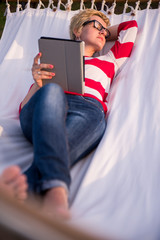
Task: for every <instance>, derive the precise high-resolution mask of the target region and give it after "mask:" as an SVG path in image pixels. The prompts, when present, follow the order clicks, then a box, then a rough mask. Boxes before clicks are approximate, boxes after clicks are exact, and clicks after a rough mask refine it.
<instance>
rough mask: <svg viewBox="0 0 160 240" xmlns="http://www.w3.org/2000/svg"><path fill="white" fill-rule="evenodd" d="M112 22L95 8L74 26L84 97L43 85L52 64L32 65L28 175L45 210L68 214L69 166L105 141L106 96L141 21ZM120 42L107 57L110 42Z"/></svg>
mask: <svg viewBox="0 0 160 240" xmlns="http://www.w3.org/2000/svg"><path fill="white" fill-rule="evenodd" d="M109 25H110V23H109V20H108V18H107V17H106V16H105V15H104V14H103V13H101V12H99V11H96V10H93V9H92V10H89V9H88V10H84V11H80V12H79V13H78V14H77V15H75V16H74V17H73V18H72V20H71V24H70V36H71V39H75V40H82V41H84V42H85V56H86V58H85V93H84V95H83V96H81V95H77V94H76V93H67V92H65V93H64V92H63V90H62V89H61V88H60V87H59V86H58V85H56V84H51V83H50V84H47V85H45V86H43V87H42V79H48V78H50V79H51V78H52V77H53V76H54V75H55V74H56V72H55V73H51V72H48V71H44V70H43V69H44V68H46V69H47V68H48V69H49V68H50V69H52V68H53V67H54V66H52V65H49V64H39V63H38V62H39V59H40V57H41V53H39V54H38V55H37V56H36V57H35V59H34V63H33V67H32V75H33V78H34V81H35V83H34V84H33V85H32V86H31V88H30V90H29V92H28V94H27V96H26V97H25V99H24V100H23V102H22V103H21V109H22V110H21V113H20V122H21V127H22V130H23V132H24V135H25V136H26V138H27V139H28V140H29V141H30V142H32V143H33V149H34V161H33V164H32V165H31V167H30V168H29V169H28V171H27V172H26V175H27V177H28V183H29V188H30V190H31V191H34V192H36V193H39V194H41V195H43V196H44V201H43V204H44V208H45V209H46V210H47V211H49V212H50V211H51V212H52V210H53V208H54V210H55V209H56V210H57V211H58V212H63V211H64V212H67V213H68V191H69V186H70V183H71V179H70V168H71V166H73V165H74V164H75V163H76V162H77V161H79V160H80V159H81V158H82V157H84V156H86V155H87V154H88V153H89V152H90V151H92V150H93V149H94V148H95V147H96V146H97V145H98V143H99V142H100V140H101V138H102V136H103V134H104V131H105V128H106V121H105V113H106V111H107V106H106V103H107V100H106V99H107V95H108V91H109V88H110V85H111V82H112V80H113V78H114V77H115V75H116V74H117V72H118V70H119V69H120V67H121V66H122V65H123V64H124V62H125V61H126V59H127V58H128V57H129V56H130V53H131V51H132V47H133V44H134V41H135V38H136V33H137V23H136V22H135V21H129V22H126V23H121V24H119V25H117V26H113V27H109ZM117 38H118V40H117V41H116V43H115V45H114V46H113V47H112V49H111V50H110V51H109V53H107V54H106V55H104V56H100V57H97V58H94V57H93V54H94V53H95V52H98V51H100V50H102V48H103V47H104V45H105V42H106V39H108V40H109V39H112V40H114V39H115V40H116V39H117Z"/></svg>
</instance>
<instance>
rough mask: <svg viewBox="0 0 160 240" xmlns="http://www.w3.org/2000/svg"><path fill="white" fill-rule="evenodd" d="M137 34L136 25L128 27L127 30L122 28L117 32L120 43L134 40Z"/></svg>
mask: <svg viewBox="0 0 160 240" xmlns="http://www.w3.org/2000/svg"><path fill="white" fill-rule="evenodd" d="M136 35H137V27H132V28H128V29H127V30H122V31H120V33H119V37H118V41H119V42H120V43H127V42H133V43H134V41H135V38H136Z"/></svg>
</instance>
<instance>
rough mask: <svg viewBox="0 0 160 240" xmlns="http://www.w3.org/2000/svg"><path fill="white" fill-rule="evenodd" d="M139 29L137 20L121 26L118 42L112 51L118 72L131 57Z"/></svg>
mask: <svg viewBox="0 0 160 240" xmlns="http://www.w3.org/2000/svg"><path fill="white" fill-rule="evenodd" d="M137 28H138V26H137V22H136V21H135V20H132V21H127V22H123V23H120V24H119V27H118V40H117V41H116V42H115V44H114V46H113V47H112V48H111V51H110V54H111V55H112V57H113V58H114V61H115V62H116V63H117V70H118V69H119V68H120V67H121V66H122V65H123V64H124V63H125V61H126V60H127V58H128V57H130V54H131V51H132V48H133V45H134V42H135V39H136V35H137Z"/></svg>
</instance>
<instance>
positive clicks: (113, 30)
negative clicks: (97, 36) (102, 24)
mask: <svg viewBox="0 0 160 240" xmlns="http://www.w3.org/2000/svg"><path fill="white" fill-rule="evenodd" d="M118 27H119V24H117V25H114V26H111V27H108V30H109V31H110V34H111V35H110V37H109V38H107V41H116V40H117V39H118Z"/></svg>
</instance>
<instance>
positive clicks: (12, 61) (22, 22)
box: [0, 1, 160, 240]
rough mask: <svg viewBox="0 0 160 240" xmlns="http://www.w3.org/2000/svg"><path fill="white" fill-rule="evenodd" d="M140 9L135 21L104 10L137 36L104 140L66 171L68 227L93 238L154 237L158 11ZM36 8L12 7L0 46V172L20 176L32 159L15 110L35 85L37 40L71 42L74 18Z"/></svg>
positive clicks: (157, 222) (159, 118)
mask: <svg viewBox="0 0 160 240" xmlns="http://www.w3.org/2000/svg"><path fill="white" fill-rule="evenodd" d="M59 3H60V2H59ZM68 3H70V2H68ZM92 3H94V2H92ZM139 3H140V2H139V1H138V2H137V3H136V7H135V8H134V9H133V8H131V12H132V13H134V16H133V15H131V12H130V13H126V12H125V9H124V12H123V14H120V15H116V14H114V8H115V5H116V3H115V2H114V3H113V5H112V7H111V8H110V13H111V14H110V15H108V17H109V18H110V21H111V24H112V25H114V24H117V23H120V22H123V21H127V20H130V19H136V20H137V22H138V26H139V30H138V36H137V40H136V44H135V46H134V49H133V52H132V55H131V58H130V59H129V61H128V62H127V64H126V65H125V67H124V68H123V70H122V71H121V73H120V74H119V75H118V77H117V78H116V79H115V80H114V83H113V85H112V88H111V93H110V97H109V112H108V125H107V129H106V133H105V135H104V137H103V139H102V141H101V143H100V145H99V146H98V148H97V149H96V151H95V153H94V156H92V157H91V156H90V158H89V157H88V159H87V161H86V162H84V161H83V162H81V163H79V164H78V165H77V166H76V167H75V168H74V169H73V170H72V176H73V183H72V186H71V196H70V199H71V200H70V201H71V210H72V212H73V219H74V222H75V223H78V224H80V223H81V222H83V224H84V222H85V221H86V222H87V225H86V224H85V226H87V228H88V229H89V226H92V227H91V230H92V231H93V228H94V229H95V230H96V231H99V232H101V234H102V235H105V236H107V234H111V236H112V235H113V236H118V237H119V238H123V237H124V238H127V239H136V240H138V239H141V240H143V239H145V240H146V239H152V240H154V239H159V238H158V237H159V236H160V230H159V226H160V213H159V206H160V8H159V9H154V10H152V9H149V7H150V3H151V2H148V4H147V8H146V9H145V10H138V7H139ZM41 5H42V3H41V2H40V4H39V5H38V7H37V9H32V8H30V2H28V5H27V8H26V9H25V10H23V11H20V10H19V9H20V5H19V4H18V5H17V11H16V12H15V13H11V12H10V9H9V5H8V8H7V20H6V24H5V28H4V32H3V35H2V38H1V41H0V82H1V87H0V171H2V170H3V168H4V167H6V166H7V165H11V164H19V165H20V166H21V167H22V169H23V170H25V169H26V168H27V167H28V166H29V164H30V162H31V161H32V159H33V152H32V146H31V145H30V144H29V143H28V142H27V141H26V140H25V138H24V137H23V135H22V132H21V129H20V126H19V120H18V106H19V103H20V102H21V100H22V99H23V98H24V96H25V94H26V93H27V91H28V89H29V87H30V85H31V83H32V82H33V80H32V75H31V66H32V62H33V57H34V56H35V55H36V54H37V53H38V45H37V40H38V38H39V37H40V36H42V35H43V36H44V35H46V36H51V37H61V38H69V33H68V26H69V22H70V18H71V17H72V16H73V15H74V14H75V13H77V11H78V10H77V11H62V10H60V5H59V4H58V7H57V11H56V12H53V11H52V9H51V8H50V7H53V6H52V2H50V4H49V6H48V8H45V9H41V8H40V7H41ZM68 6H69V7H70V5H68ZM91 7H94V5H93V4H92V6H91ZM103 7H104V2H102V9H101V11H103V12H104V13H105V14H107V12H105V11H104V10H103ZM80 8H83V2H81V4H80ZM125 8H127V3H126V4H125ZM107 11H108V10H107ZM91 158H92V162H91V163H90V165H89V160H90V159H91ZM88 165H89V168H88V170H87V172H86V174H85V177H84V178H83V175H84V172H85V170H86V168H87V166H88ZM82 178H83V181H82ZM80 183H81V185H80ZM78 186H80V187H79V189H78V191H77V187H78ZM83 227H84V226H83Z"/></svg>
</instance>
